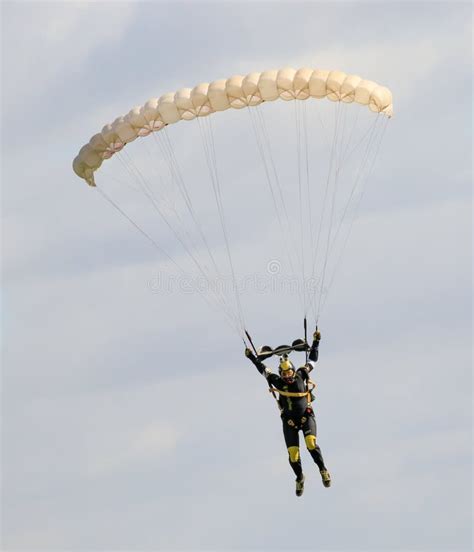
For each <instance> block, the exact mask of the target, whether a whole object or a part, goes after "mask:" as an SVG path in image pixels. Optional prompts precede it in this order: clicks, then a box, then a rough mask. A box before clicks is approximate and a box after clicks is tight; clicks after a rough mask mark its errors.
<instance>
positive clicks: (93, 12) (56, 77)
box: [2, 2, 137, 117]
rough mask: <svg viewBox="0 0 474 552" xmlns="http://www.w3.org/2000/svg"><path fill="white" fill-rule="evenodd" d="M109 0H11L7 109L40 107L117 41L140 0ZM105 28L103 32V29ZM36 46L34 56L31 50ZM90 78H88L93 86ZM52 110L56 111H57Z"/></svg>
mask: <svg viewBox="0 0 474 552" xmlns="http://www.w3.org/2000/svg"><path fill="white" fill-rule="evenodd" d="M112 6H113V5H112V4H111V3H108V2H65V3H44V2H41V3H39V2H38V3H34V2H30V3H28V4H21V3H9V4H6V5H5V6H4V7H3V18H4V22H6V21H8V25H6V24H4V25H3V26H2V30H3V33H4V35H3V38H2V41H3V44H4V45H5V52H4V55H3V63H4V66H3V74H4V75H6V76H7V77H8V78H6V79H4V80H3V94H4V97H3V101H4V105H3V110H4V112H7V113H12V112H13V113H16V114H17V117H21V115H20V112H21V107H22V106H23V105H25V106H28V105H29V104H35V105H36V109H41V108H40V101H41V99H43V101H44V99H45V95H47V94H48V92H50V91H51V90H52V89H54V87H55V86H56V85H62V83H63V81H64V79H67V75H69V74H70V73H71V72H72V73H74V72H75V71H79V70H81V68H82V66H83V65H84V64H86V63H90V62H91V58H93V55H94V52H95V51H96V50H98V49H100V48H101V47H104V44H108V45H110V46H113V44H114V43H115V42H117V41H118V40H120V39H121V38H122V37H123V35H124V33H126V30H127V28H128V27H129V25H130V24H131V21H133V14H134V13H135V12H136V10H137V5H136V4H133V3H131V2H122V3H120V9H112ZM19 29H21V31H20V32H19ZM98 31H99V32H98ZM32 51H34V56H32V55H31V53H32ZM88 86H89V83H86V82H85V83H84V90H87V88H88ZM51 115H52V114H51Z"/></svg>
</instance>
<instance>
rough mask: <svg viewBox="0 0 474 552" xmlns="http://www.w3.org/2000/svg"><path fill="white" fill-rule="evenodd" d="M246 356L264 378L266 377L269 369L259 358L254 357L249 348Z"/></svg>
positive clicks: (246, 350)
mask: <svg viewBox="0 0 474 552" xmlns="http://www.w3.org/2000/svg"><path fill="white" fill-rule="evenodd" d="M245 356H246V357H247V358H248V359H249V360H250V361H251V362H252V364H254V366H255V367H256V368H257V370H258V371H259V372H260V373H261V374H262V375H263V376H265V375H266V371H267V367H266V366H265V364H263V362H262V361H261V360H260V359H259V358H257V357H256V356H255V355H254V353H253V352H252V351H251V350H250V349H249V348H247V349H245Z"/></svg>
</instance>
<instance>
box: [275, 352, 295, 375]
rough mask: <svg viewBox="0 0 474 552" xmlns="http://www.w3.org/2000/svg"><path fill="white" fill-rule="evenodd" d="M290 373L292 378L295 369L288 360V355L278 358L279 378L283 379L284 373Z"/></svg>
mask: <svg viewBox="0 0 474 552" xmlns="http://www.w3.org/2000/svg"><path fill="white" fill-rule="evenodd" d="M290 370H291V371H292V372H293V374H291V376H290V377H292V376H293V375H294V373H295V367H294V365H293V363H292V362H291V360H290V359H289V358H288V355H287V354H286V353H285V354H284V355H282V356H281V357H280V365H279V366H278V371H279V373H280V376H281V377H285V372H289V371H290Z"/></svg>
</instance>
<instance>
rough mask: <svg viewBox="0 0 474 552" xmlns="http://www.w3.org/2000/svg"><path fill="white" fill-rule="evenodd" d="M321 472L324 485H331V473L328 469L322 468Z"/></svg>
mask: <svg viewBox="0 0 474 552" xmlns="http://www.w3.org/2000/svg"><path fill="white" fill-rule="evenodd" d="M319 473H320V474H321V479H322V480H323V485H324V486H325V487H330V486H331V475H330V473H329V472H328V470H321V471H320V472H319Z"/></svg>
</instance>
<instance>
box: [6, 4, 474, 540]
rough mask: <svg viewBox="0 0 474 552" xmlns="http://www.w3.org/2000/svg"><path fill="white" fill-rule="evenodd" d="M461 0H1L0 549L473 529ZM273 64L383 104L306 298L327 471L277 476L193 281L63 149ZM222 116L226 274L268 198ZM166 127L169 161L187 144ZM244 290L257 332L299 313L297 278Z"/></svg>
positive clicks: (216, 324) (244, 265) (296, 333)
mask: <svg viewBox="0 0 474 552" xmlns="http://www.w3.org/2000/svg"><path fill="white" fill-rule="evenodd" d="M471 11H472V8H471V4H470V3H467V2H466V3H460V2H459V3H457V2H453V1H450V2H431V3H430V2H419V3H415V2H378V3H376V2H372V3H364V2H352V3H343V2H332V3H323V2H306V3H298V2H288V3H284V2H260V3H257V2H236V3H231V2H219V3H204V2H186V3H185V2H183V3H181V2H173V3H165V2H147V3H145V2H133V3H126V2H117V3H114V2H93V3H88V2H79V3H75V2H58V3H43V2H3V3H2V199H3V201H2V230H3V233H2V236H3V244H2V246H3V247H2V272H3V277H2V281H3V293H2V298H3V324H2V333H3V336H2V337H3V362H2V395H3V396H2V399H3V400H2V439H3V442H2V445H3V446H2V462H1V467H2V526H1V534H2V545H3V549H4V550H30V551H33V550H45V551H46V550H47V551H53V550H62V551H66V550H68V551H69V550H75V551H79V550H80V551H91V550H130V551H132V550H133V551H139V550H159V551H165V550H190V551H191V550H202V551H207V550H215V551H218V550H219V551H221V550H237V551H239V550H246V551H247V550H253V551H254V550H255V551H256V550H259V551H260V550H261V551H273V550H288V551H290V550H301V549H308V550H309V549H311V550H342V551H352V550H358V551H368V550H373V551H381V550H400V551H407V550H443V551H454V550H470V549H471V538H472V537H471V535H472V508H471V498H472V497H471V489H472V449H471V437H472V375H471V360H472V358H471V331H472V327H471V262H470V261H471V193H472V191H471V161H472V159H471V138H472V136H471V131H472V128H471V121H472V105H471V102H472V80H471V66H472V56H471V47H470V46H471V37H472V34H471V33H472V13H471ZM285 66H292V67H295V68H299V67H303V66H309V67H314V68H329V69H339V70H343V71H345V72H347V73H355V74H360V75H361V76H363V77H366V78H370V79H372V80H375V81H377V82H380V83H381V84H383V85H385V86H387V87H389V88H390V89H391V90H392V92H393V97H394V110H395V116H394V117H393V119H392V120H390V122H389V124H388V126H387V131H386V134H385V137H384V141H383V144H382V149H381V151H380V154H379V156H378V159H377V163H376V166H375V167H374V171H373V173H372V176H371V180H370V183H369V186H368V188H367V192H366V194H365V196H364V198H363V202H362V205H361V208H360V211H359V216H358V219H357V221H356V223H355V225H354V227H353V229H352V232H351V236H350V242H349V245H348V247H347V249H346V253H345V255H344V262H343V265H342V267H341V270H340V272H339V273H338V279H337V281H335V283H334V288H333V289H332V290H331V294H332V295H331V299H330V300H328V303H327V307H326V309H325V311H324V316H322V317H321V319H320V326H321V331H322V334H323V337H322V342H321V353H320V361H319V362H318V366H317V373H316V376H315V377H316V380H317V382H318V401H317V403H316V412H317V420H318V441H319V443H320V445H321V448H322V451H323V453H324V456H325V459H326V462H327V465H328V468H329V470H330V471H331V474H332V477H333V486H332V487H331V488H330V489H325V488H323V486H322V485H321V481H320V477H319V473H318V472H317V469H316V467H315V465H314V464H313V463H312V460H311V458H310V456H309V454H308V453H307V452H306V451H305V450H303V451H302V457H303V467H304V469H305V473H306V476H307V484H306V490H305V494H304V496H303V497H302V498H301V499H296V497H295V495H294V476H293V473H292V472H291V470H290V468H289V466H288V462H287V455H286V450H285V445H284V442H283V437H282V435H281V422H280V421H279V419H278V411H277V409H276V407H275V405H274V404H273V401H272V399H271V396H269V394H268V392H267V388H266V384H265V381H264V380H263V378H261V376H259V374H258V373H257V372H256V370H255V369H254V368H253V367H252V366H251V365H250V364H249V363H248V361H247V360H246V359H245V358H244V357H243V354H242V353H243V344H242V342H241V340H239V339H238V338H237V337H236V335H235V334H234V333H232V332H231V331H229V329H228V327H227V326H226V324H225V323H224V317H223V315H222V313H221V312H219V311H213V310H212V309H210V308H209V307H208V306H207V305H206V303H205V302H203V301H202V298H201V297H200V296H199V294H197V293H179V292H178V291H174V292H173V293H163V292H162V291H160V290H157V289H156V282H157V278H159V276H160V275H162V274H168V275H169V274H172V270H171V268H170V266H169V264H167V263H166V262H165V261H164V260H163V259H162V258H161V259H160V258H159V257H158V256H157V255H156V251H154V250H153V248H151V247H150V244H149V243H147V241H146V240H144V239H143V236H140V235H139V233H137V232H136V231H135V230H134V229H133V228H132V227H131V226H130V225H129V224H127V222H126V221H125V220H124V219H123V218H121V217H120V216H118V214H117V212H116V211H115V210H114V209H111V207H110V205H108V204H107V203H106V202H104V201H103V199H102V198H101V197H100V195H99V194H98V193H97V192H96V191H95V190H92V189H90V188H88V187H87V186H86V185H85V183H84V182H83V181H81V180H80V179H79V178H78V177H77V176H76V175H75V174H74V173H73V171H72V159H73V158H74V156H75V155H76V154H77V152H78V150H79V148H80V147H81V146H82V145H83V144H84V143H86V141H87V140H88V139H89V137H90V136H91V135H93V134H94V133H96V132H98V131H99V130H100V129H101V128H102V126H103V125H104V124H105V123H107V122H112V121H113V120H114V119H115V118H116V117H117V116H119V115H122V114H125V113H127V112H128V111H129V110H130V109H131V108H132V107H133V106H135V105H139V104H141V103H143V102H145V101H146V100H147V99H148V98H150V97H158V96H160V95H161V94H163V93H166V92H170V91H174V90H177V89H179V88H181V87H185V86H189V87H192V86H194V85H195V84H197V83H199V82H209V81H212V80H214V79H217V78H225V77H229V76H231V75H233V74H236V73H242V74H246V73H248V72H251V71H262V70H265V69H271V68H280V67H285ZM265 107H268V108H269V110H268V117H269V121H270V124H273V125H274V127H275V132H276V133H277V134H276V135H275V136H278V132H283V133H285V132H286V128H287V127H288V125H289V123H288V120H287V119H286V118H282V119H275V118H273V119H272V113H273V112H272V111H271V109H270V108H272V106H265ZM283 107H285V106H283ZM290 109H291V106H290ZM274 113H277V112H276V111H275V112H274ZM239 114H240V112H237V111H235V112H233V113H225V114H221V115H216V116H215V121H216V122H215V124H216V136H217V138H218V143H217V149H218V152H219V151H220V152H221V153H220V156H218V159H220V162H221V164H222V167H221V168H222V175H223V176H222V183H223V187H224V189H225V194H226V195H225V201H226V205H227V206H228V211H229V212H230V215H229V217H230V221H231V222H230V225H231V229H233V232H231V237H232V238H233V240H234V251H235V258H236V263H237V264H238V266H239V268H240V274H241V275H245V274H250V273H256V271H257V266H260V265H259V263H260V264H261V265H262V266H265V265H266V264H267V263H268V262H270V261H272V260H275V258H274V257H273V256H271V255H269V252H268V251H267V250H265V248H264V247H263V245H262V244H263V243H264V236H268V239H269V242H268V243H271V239H272V238H274V236H273V233H272V231H271V229H272V226H271V219H270V218H269V216H270V215H269V214H268V211H267V210H265V209H263V210H260V209H259V208H258V206H257V205H253V204H252V203H253V202H252V201H251V200H249V199H248V195H244V194H243V193H242V192H240V191H239V190H240V188H239V186H240V183H241V182H243V181H245V182H246V184H247V185H248V186H250V188H252V186H253V187H254V188H255V190H257V185H259V182H258V179H259V177H258V173H257V171H258V170H261V167H260V169H258V167H257V165H255V166H253V164H252V162H250V161H249V162H242V163H239V162H237V163H235V159H236V158H237V160H240V159H247V158H246V157H245V155H247V153H245V154H244V153H243V152H248V155H251V153H252V149H253V148H252V146H251V140H250V139H246V138H243V135H241V134H240V132H241V131H242V132H243V130H242V128H243V127H241V126H240V124H241V123H240V118H239V116H238V115H239ZM232 121H237V123H236V126H235V127H233V130H232V131H228V130H227V128H229V126H230V124H231V123H232ZM182 125H183V128H186V127H184V125H189V128H192V127H191V123H189V124H188V123H183V124H182ZM176 127H178V125H176ZM247 127H248V121H247ZM174 130H175V129H170V133H171V131H173V132H174ZM247 130H248V128H247ZM249 136H250V137H251V134H249ZM172 138H173V139H174V140H176V144H177V147H176V150H177V151H178V152H180V155H181V156H182V163H183V170H184V171H186V170H188V171H193V170H194V166H195V165H194V163H196V166H197V164H198V163H203V161H202V154H200V155H199V156H198V155H197V154H196V151H195V150H196V148H195V146H194V142H193V141H192V140H188V141H187V142H186V140H185V139H184V138H182V136H181V135H180V134H179V132H178V129H176V133H175V134H172ZM237 138H238V139H237ZM149 140H152V139H151V138H150V139H149ZM275 140H276V141H277V142H278V143H279V144H281V143H284V142H280V141H278V138H275ZM143 142H145V140H143ZM136 144H137V143H134V144H133V145H131V146H130V150H132V146H133V147H134V146H135V145H136ZM240 146H241V147H242V150H240V149H238V148H240ZM199 147H201V146H199ZM137 155H139V154H137ZM197 157H199V159H200V161H197V160H196V161H194V159H195V158H197ZM232 158H234V165H231V161H232ZM248 159H250V157H249V158H248ZM280 161H281V165H282V166H281V170H282V173H283V174H286V172H285V171H288V172H289V173H290V175H291V170H294V169H291V168H290V167H289V165H288V166H287V165H285V162H284V160H283V158H281V159H280ZM113 162H115V159H114V160H111V161H110V164H111V165H112V163H113ZM106 164H107V163H104V165H106ZM105 169H106V167H105V166H104V171H105ZM101 170H102V169H101ZM196 171H198V169H196ZM226 171H227V172H226ZM99 173H100V171H99ZM104 174H107V173H106V172H104ZM261 174H263V173H261ZM199 175H200V173H199V172H196V174H195V176H194V178H195V182H194V183H195V184H197V185H201V181H200V178H201V177H200V176H199ZM98 178H99V177H98ZM104 179H105V177H104ZM286 180H291V177H288V178H287V179H286ZM255 193H256V194H257V192H255ZM258 193H259V192H258ZM262 193H263V192H262ZM200 200H201V196H199V197H198V198H197V201H198V203H199V201H200ZM202 202H203V204H204V206H203V209H205V207H206V205H207V203H206V202H207V200H205V199H204V198H202ZM229 206H230V207H229ZM247 208H248V209H249V210H248V211H247V210H246V209H247ZM239 209H241V211H239ZM241 213H242V214H241ZM267 214H268V217H267ZM233 215H234V216H235V217H237V218H236V219H235V221H237V222H235V223H233V222H232V220H234V219H232V216H233ZM209 216H210V217H211V222H212V220H214V219H215V218H216V217H217V213H216V211H214V214H213V215H209ZM212 217H214V218H212ZM239 221H240V224H241V225H242V222H244V223H245V224H243V225H242V230H241V231H236V228H237V227H238V224H239ZM232 224H235V225H236V226H232ZM211 238H212V236H211ZM216 239H217V238H216ZM166 245H167V246H168V247H170V250H171V249H172V247H173V246H172V244H171V242H169V243H168V242H167V243H166ZM173 251H174V250H173ZM177 254H178V253H177ZM277 260H278V259H277ZM260 295H261V297H258V294H254V295H253V296H251V297H244V299H243V300H244V303H245V308H246V313H247V316H248V321H249V323H250V324H251V325H250V327H251V331H252V333H253V334H254V335H255V336H256V341H257V342H258V344H261V343H269V344H270V345H277V344H279V343H282V342H287V341H291V340H293V339H294V338H296V337H300V334H301V325H302V324H301V318H300V317H299V314H295V313H297V312H298V311H297V309H296V308H295V307H294V304H295V298H294V297H291V296H288V295H285V294H281V295H280V296H277V297H275V295H271V294H260ZM303 448H304V447H303Z"/></svg>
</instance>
